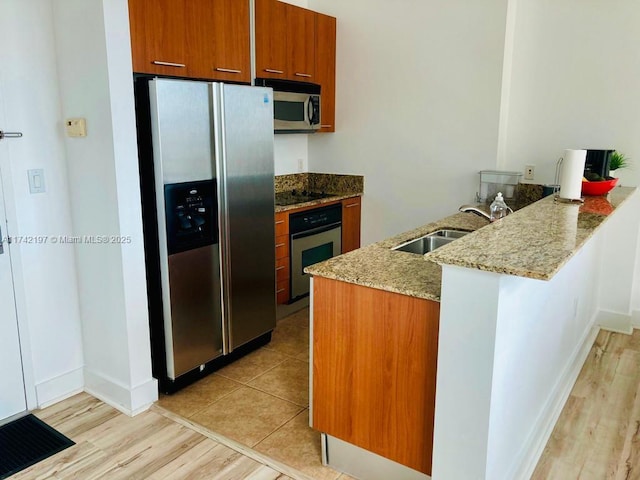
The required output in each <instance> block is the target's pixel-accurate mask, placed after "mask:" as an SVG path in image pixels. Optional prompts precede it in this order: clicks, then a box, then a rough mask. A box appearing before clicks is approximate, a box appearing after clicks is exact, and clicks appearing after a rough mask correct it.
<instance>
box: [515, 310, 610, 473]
mask: <svg viewBox="0 0 640 480" xmlns="http://www.w3.org/2000/svg"><path fill="white" fill-rule="evenodd" d="M596 317H597V314H596ZM590 324H591V325H593V326H592V327H591V328H590V329H588V330H587V331H586V332H585V335H584V338H583V339H582V342H581V343H580V344H579V345H578V347H577V348H576V349H575V350H574V353H573V355H572V357H571V360H570V361H569V362H568V363H567V365H566V367H565V369H564V373H563V374H562V375H561V376H560V378H559V380H558V382H557V383H556V385H555V387H554V388H553V390H552V392H551V394H550V395H549V397H548V399H547V402H546V404H545V406H544V408H543V409H542V412H541V414H540V415H539V416H538V419H537V420H536V422H535V425H534V428H532V429H531V435H530V436H529V438H528V439H527V441H526V442H525V443H524V445H523V447H522V448H521V449H520V452H522V456H521V460H520V461H518V462H514V468H513V469H512V471H511V473H510V475H508V476H507V477H506V478H515V479H523V480H524V479H529V478H531V475H532V474H533V471H534V470H535V468H536V466H537V465H538V461H539V460H540V457H541V456H542V451H543V450H544V448H545V446H546V445H547V442H548V441H549V437H551V433H552V432H553V428H554V427H555V425H556V422H557V421H558V418H560V414H561V413H562V409H563V408H564V405H565V403H566V402H567V399H568V398H569V395H570V394H571V390H572V389H573V386H574V384H575V383H576V380H577V379H578V375H579V374H580V370H582V366H583V365H584V362H585V361H586V359H587V356H588V355H589V351H590V350H591V347H592V346H593V344H594V342H595V340H596V337H597V336H598V332H599V331H600V328H599V327H598V325H597V323H596V324H595V325H594V323H593V322H591V323H590Z"/></svg>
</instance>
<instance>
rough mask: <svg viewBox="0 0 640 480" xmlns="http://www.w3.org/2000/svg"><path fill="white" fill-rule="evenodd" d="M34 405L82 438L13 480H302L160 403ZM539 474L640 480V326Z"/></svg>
mask: <svg viewBox="0 0 640 480" xmlns="http://www.w3.org/2000/svg"><path fill="white" fill-rule="evenodd" d="M34 413H35V414H36V415H37V416H38V417H39V418H41V419H42V420H44V421H45V422H47V423H48V424H49V425H51V426H53V427H54V428H56V429H58V430H59V431H60V432H62V433H63V434H65V435H67V436H68V437H69V438H71V439H72V440H73V441H75V442H76V445H74V446H73V447H70V448H68V449H67V450H64V451H63V452H60V453H58V454H57V455H54V456H53V457H50V458H49V459H47V460H44V461H43V462H40V463H39V464H37V465H34V466H32V467H31V468H29V469H27V470H24V471H22V472H20V473H18V474H16V475H15V476H13V477H11V478H12V480H26V479H29V480H36V479H79V480H80V479H81V480H88V479H140V480H142V479H163V480H164V479H205V478H206V479H217V480H233V479H238V480H240V479H250V480H274V479H279V480H288V479H289V478H291V477H298V478H304V476H303V477H299V476H298V475H291V476H286V475H285V474H283V473H281V471H286V472H288V470H287V469H286V468H282V465H280V464H278V462H274V461H270V459H269V458H268V457H261V456H260V454H259V453H257V452H254V453H256V454H257V456H256V455H254V454H252V453H250V451H244V450H242V448H230V447H229V446H226V445H224V444H222V443H220V442H218V441H216V440H215V438H216V437H215V435H210V434H209V433H208V432H207V431H206V429H202V428H199V427H198V426H197V425H192V424H191V423H190V422H189V421H188V420H183V419H181V418H180V417H178V416H176V415H174V414H171V413H168V412H166V411H165V410H164V409H162V408H160V407H153V408H152V409H151V410H150V411H148V412H145V413H142V414H140V415H138V416H136V417H134V418H130V417H127V416H126V415H123V414H121V413H119V412H118V411H117V410H115V409H113V408H111V407H109V406H108V405H105V404H104V403H102V402H101V401H99V400H96V399H95V398H93V397H91V396H89V395H87V394H84V393H82V394H78V395H76V396H74V397H72V398H70V399H67V400H65V401H63V402H60V403H58V404H56V405H53V406H51V407H48V408H46V409H44V410H39V411H36V412H34ZM231 446H233V445H231ZM243 453H249V455H250V456H247V455H244V454H243ZM288 473H289V472H288ZM342 478H349V477H346V476H343V477H342ZM532 478H533V479H535V480H570V479H583V480H591V479H594V480H595V479H612V480H621V479H625V480H626V479H628V480H632V479H640V331H638V330H636V331H634V334H633V335H623V334H615V333H609V332H601V333H600V335H599V336H598V338H597V340H596V342H595V344H594V346H593V348H592V349H591V352H590V353H589V357H588V358H587V361H586V362H585V365H584V367H583V369H582V371H581V373H580V376H579V377H578V380H577V382H576V384H575V386H574V388H573V390H572V392H571V395H570V397H569V400H568V401H567V404H566V405H565V407H564V410H563V411H562V414H561V416H560V419H559V420H558V423H557V424H556V427H555V429H554V431H553V434H552V436H551V438H550V440H549V442H548V444H547V446H546V448H545V450H544V452H543V455H542V457H541V459H540V462H539V464H538V466H537V469H536V471H535V472H534V474H533V476H532Z"/></svg>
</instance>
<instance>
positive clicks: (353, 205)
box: [344, 202, 360, 208]
mask: <svg viewBox="0 0 640 480" xmlns="http://www.w3.org/2000/svg"><path fill="white" fill-rule="evenodd" d="M358 205H360V203H359V202H357V203H352V204H351V205H345V206H344V208H351V207H357V206H358Z"/></svg>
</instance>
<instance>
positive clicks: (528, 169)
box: [524, 165, 536, 180]
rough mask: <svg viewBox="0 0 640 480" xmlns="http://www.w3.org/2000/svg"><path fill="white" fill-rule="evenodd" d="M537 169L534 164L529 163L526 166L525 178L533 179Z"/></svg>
mask: <svg viewBox="0 0 640 480" xmlns="http://www.w3.org/2000/svg"><path fill="white" fill-rule="evenodd" d="M535 170H536V167H535V166H534V165H527V166H526V167H524V179H525V180H533V176H534V174H535Z"/></svg>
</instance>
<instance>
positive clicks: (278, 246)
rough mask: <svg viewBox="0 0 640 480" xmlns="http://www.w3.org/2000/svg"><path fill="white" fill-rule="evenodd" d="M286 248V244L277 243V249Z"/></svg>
mask: <svg viewBox="0 0 640 480" xmlns="http://www.w3.org/2000/svg"><path fill="white" fill-rule="evenodd" d="M280 247H284V243H277V244H276V248H280Z"/></svg>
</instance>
